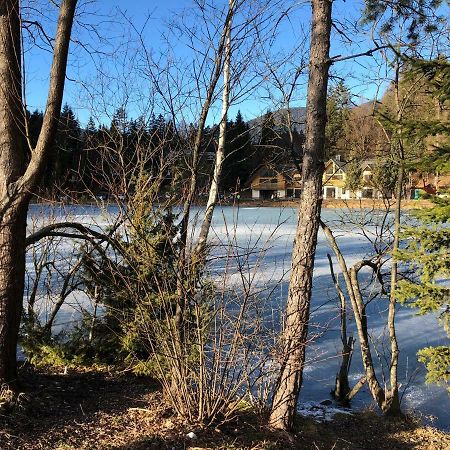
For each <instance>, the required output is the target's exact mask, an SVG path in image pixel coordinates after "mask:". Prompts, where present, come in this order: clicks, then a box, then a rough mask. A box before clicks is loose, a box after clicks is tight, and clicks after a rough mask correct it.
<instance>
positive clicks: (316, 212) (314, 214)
mask: <svg viewBox="0 0 450 450" xmlns="http://www.w3.org/2000/svg"><path fill="white" fill-rule="evenodd" d="M331 10H332V2H331V1H330V0H313V1H312V30H311V47H310V60H309V62H310V64H309V80H308V100H307V114H306V142H305V152H304V155H303V168H302V179H303V192H302V198H301V201H300V208H299V219H298V225H297V232H296V237H295V244H294V249H293V257H292V274H291V279H290V283H289V292H288V300H287V307H286V324H285V332H284V335H283V348H282V354H281V367H280V374H279V376H278V380H277V383H276V387H275V392H274V395H273V399H272V408H271V413H270V425H271V426H272V427H274V428H278V429H282V430H291V429H292V427H293V422H294V416H295V410H296V406H297V401H298V396H299V393H300V388H301V385H302V379H303V366H304V363H305V347H306V342H307V334H308V322H309V310H310V302H311V288H312V276H313V269H314V256H315V251H316V244H317V232H318V228H319V222H320V209H321V198H322V175H323V170H324V161H323V159H324V142H325V125H326V100H327V87H328V71H329V65H330V61H329V48H330V30H331Z"/></svg>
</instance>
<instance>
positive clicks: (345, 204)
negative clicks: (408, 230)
mask: <svg viewBox="0 0 450 450" xmlns="http://www.w3.org/2000/svg"><path fill="white" fill-rule="evenodd" d="M220 204H221V205H222V206H233V205H234V206H237V205H238V204H239V206H240V207H267V208H280V207H281V208H298V207H299V205H300V199H295V200H283V199H278V200H253V199H245V198H244V199H241V200H239V202H238V201H221V202H220ZM394 204H395V199H389V200H381V199H351V200H340V199H323V200H322V208H330V209H344V208H351V209H358V208H369V209H384V208H386V206H387V205H390V207H391V208H392V207H393V205H394ZM431 206H432V202H431V201H429V200H402V209H408V210H409V209H422V208H430V207H431Z"/></svg>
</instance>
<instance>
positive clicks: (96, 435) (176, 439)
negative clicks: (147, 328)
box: [0, 367, 450, 450]
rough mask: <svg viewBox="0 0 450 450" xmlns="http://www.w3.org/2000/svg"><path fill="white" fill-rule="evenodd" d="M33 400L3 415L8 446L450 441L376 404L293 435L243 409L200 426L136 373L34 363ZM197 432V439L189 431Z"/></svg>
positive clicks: (368, 448)
mask: <svg viewBox="0 0 450 450" xmlns="http://www.w3.org/2000/svg"><path fill="white" fill-rule="evenodd" d="M21 379H22V382H23V386H24V388H25V389H24V391H25V392H26V396H27V398H28V400H24V401H22V406H21V407H18V408H15V409H14V411H12V412H9V413H8V414H3V415H0V449H2V450H10V449H14V450H16V449H17V450H29V449H39V450H44V449H45V450H50V449H58V450H69V449H74V450H79V449H115V450H144V449H159V450H164V449H170V450H172V449H185V448H191V449H194V448H196V449H205V448H211V449H220V448H223V449H230V448H233V449H265V448H267V449H269V448H270V449H275V448H277V449H288V448H297V449H305V450H307V449H314V450H317V449H364V450H372V449H373V450H375V449H376V450H379V449H405V450H409V449H433V450H439V449H447V448H450V439H449V436H448V435H446V434H444V433H442V432H439V431H437V430H435V429H432V428H429V427H423V426H421V425H420V424H419V423H418V422H417V421H414V420H401V421H388V420H386V419H384V418H383V417H379V416H378V415H376V414H375V413H373V412H366V413H358V414H355V415H351V416H350V415H338V416H335V420H333V422H328V423H316V422H314V421H313V420H311V419H299V420H298V423H297V425H296V430H297V431H296V433H295V434H294V435H292V436H288V435H287V434H283V433H277V432H273V431H271V430H269V428H268V427H267V425H266V420H265V418H264V417H261V416H256V415H252V414H242V415H239V416H238V417H236V418H235V419H233V420H232V421H230V422H227V423H226V424H222V425H219V426H217V427H216V428H215V429H200V428H198V427H197V428H196V427H192V426H189V425H187V424H186V423H184V422H183V421H182V420H180V419H178V418H177V417H176V416H175V414H174V413H173V411H172V410H171V409H170V408H169V407H168V406H167V405H166V404H165V402H164V400H163V397H162V395H161V392H160V391H159V389H158V385H157V384H156V383H155V382H154V381H151V380H148V379H146V378H138V377H135V376H132V375H129V374H128V375H120V376H118V375H111V374H108V373H106V372H92V371H90V372H81V371H76V372H69V373H68V374H66V375H63V374H61V373H58V372H53V373H52V372H49V371H43V370H37V369H33V368H31V367H26V368H24V369H23V370H22V373H21ZM189 432H194V433H195V435H196V437H195V439H190V438H188V437H187V434H188V433H189Z"/></svg>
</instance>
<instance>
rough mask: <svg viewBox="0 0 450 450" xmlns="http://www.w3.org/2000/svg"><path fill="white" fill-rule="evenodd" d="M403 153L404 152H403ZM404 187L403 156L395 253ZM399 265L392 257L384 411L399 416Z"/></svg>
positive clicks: (397, 187)
mask: <svg viewBox="0 0 450 450" xmlns="http://www.w3.org/2000/svg"><path fill="white" fill-rule="evenodd" d="M401 153H402V152H401ZM402 188H403V158H401V161H400V166H399V169H398V176H397V186H396V201H395V213H394V242H393V245H392V252H393V253H395V252H396V251H397V250H398V247H399V238H400V226H401V201H402ZM397 278H398V266H397V262H396V260H395V258H393V259H392V266H391V291H390V295H389V308H388V321H387V325H388V332H389V341H390V347H391V362H390V368H389V383H390V389H389V390H387V392H386V401H385V407H384V410H383V412H384V413H385V414H386V415H392V416H398V415H400V414H401V408H400V397H399V395H398V353H399V350H398V341H397V335H396V332H395V310H396V298H395V288H396V286H397Z"/></svg>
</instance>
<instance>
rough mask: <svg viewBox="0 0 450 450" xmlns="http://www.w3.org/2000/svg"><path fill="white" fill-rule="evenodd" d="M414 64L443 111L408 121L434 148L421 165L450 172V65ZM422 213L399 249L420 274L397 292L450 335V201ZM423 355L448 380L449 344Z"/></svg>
mask: <svg viewBox="0 0 450 450" xmlns="http://www.w3.org/2000/svg"><path fill="white" fill-rule="evenodd" d="M410 64H411V69H410V73H409V76H411V77H414V76H418V75H419V74H421V75H424V76H425V77H426V80H427V82H428V86H429V89H428V91H429V92H430V94H431V95H432V96H433V97H434V98H435V99H436V100H437V102H438V105H439V110H440V114H438V117H437V119H436V120H418V119H417V118H416V120H415V121H414V122H412V121H411V122H410V123H409V124H407V128H408V131H410V132H411V134H412V135H415V136H416V137H417V138H419V139H422V140H424V141H425V142H427V144H428V147H431V148H430V149H429V152H428V154H427V155H425V157H424V158H422V161H421V163H422V165H423V166H424V167H428V169H433V168H434V169H437V168H439V169H440V170H441V171H443V172H447V173H450V163H449V161H450V123H449V106H450V63H449V62H448V61H447V60H446V59H445V58H442V57H441V58H438V59H435V60H433V61H423V60H415V61H411V62H410ZM430 139H432V141H433V144H430ZM417 216H418V218H419V219H420V221H421V225H419V226H414V227H408V228H405V229H404V232H403V238H404V240H405V242H406V246H405V248H403V249H400V250H398V251H397V253H396V257H397V259H398V260H399V261H401V262H403V263H406V264H408V265H410V266H411V267H412V268H413V269H414V272H415V278H413V279H412V280H402V281H400V282H399V283H398V286H397V290H396V295H397V297H398V299H399V300H400V301H401V302H403V303H405V304H406V305H408V306H411V307H415V308H418V310H419V314H427V313H430V312H432V313H436V314H437V315H438V319H439V321H440V322H441V324H442V326H443V327H444V329H445V330H446V332H447V334H448V335H449V336H450V301H449V300H450V286H449V284H448V280H449V279H450V250H449V249H450V228H449V227H448V226H446V225H444V224H445V223H446V222H447V223H448V222H450V200H448V199H445V198H442V199H441V198H438V197H436V198H435V199H434V206H433V207H432V208H431V209H429V210H426V211H422V212H421V213H418V214H417ZM445 280H446V281H445ZM418 356H419V361H421V362H423V363H424V364H425V365H426V367H427V372H428V373H427V381H429V382H444V383H448V381H449V379H450V346H448V345H441V346H436V347H427V348H424V349H422V350H420V351H419V353H418ZM449 390H450V388H449Z"/></svg>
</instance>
